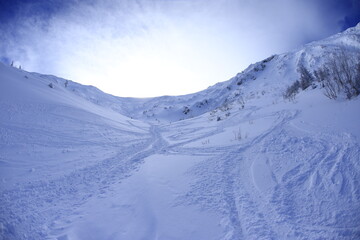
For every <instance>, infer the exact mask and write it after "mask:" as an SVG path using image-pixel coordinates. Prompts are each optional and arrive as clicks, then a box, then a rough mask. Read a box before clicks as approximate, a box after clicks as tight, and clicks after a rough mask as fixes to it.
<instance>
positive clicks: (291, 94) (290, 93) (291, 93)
mask: <svg viewBox="0 0 360 240" xmlns="http://www.w3.org/2000/svg"><path fill="white" fill-rule="evenodd" d="M299 89H300V82H299V80H296V81H295V82H294V83H293V84H292V85H290V86H289V87H287V88H286V90H285V93H284V95H283V97H284V98H285V99H289V100H293V99H294V98H295V96H296V94H297V93H298V92H299Z"/></svg>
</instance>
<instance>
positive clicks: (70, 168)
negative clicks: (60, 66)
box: [0, 25, 360, 240]
mask: <svg viewBox="0 0 360 240" xmlns="http://www.w3.org/2000/svg"><path fill="white" fill-rule="evenodd" d="M359 27H360V25H359V26H358V27H357V28H354V29H350V30H348V31H346V32H345V33H342V34H338V35H335V36H334V37H332V38H329V39H327V40H324V41H321V42H319V43H313V44H309V45H307V46H306V47H305V48H304V49H301V50H299V51H295V52H293V53H288V54H282V55H277V56H273V57H270V58H268V59H265V60H263V61H261V62H259V63H257V64H254V65H252V66H250V67H249V68H248V69H246V70H245V71H244V72H243V73H240V74H238V75H237V76H236V77H234V78H233V79H231V80H229V81H227V82H223V83H220V84H217V85H215V86H213V87H210V88H209V89H207V90H204V91H202V92H200V93H197V94H191V95H186V96H179V97H160V98H151V99H125V98H118V97H115V96H111V95H107V94H105V93H102V92H101V91H100V90H98V89H96V88H94V87H89V86H81V85H80V84H77V83H74V82H68V81H67V80H64V79H60V78H57V77H53V76H45V75H40V74H35V73H28V72H25V71H22V70H18V69H15V68H12V67H9V66H4V65H1V64H0V112H1V114H0V174H1V176H0V178H1V182H0V186H1V189H0V239H34V240H35V239H36V240H38V239H56V240H74V239H75V240H76V239H90V240H91V239H131V240H140V239H158V240H168V239H187V240H190V239H194V240H198V239H206V240H211V239H214V240H218V239H223V240H230V239H234V240H235V239H236V240H238V239H246V240H247V239H254V240H255V239H256V240H258V239H296V240H297V239H299V240H300V239H336V240H338V239H344V240H347V239H349V240H350V239H360V125H359V119H360V111H359V109H360V100H359V98H354V99H352V100H351V101H344V100H337V101H334V100H330V99H327V98H326V97H325V96H324V95H323V92H322V89H321V87H317V88H315V89H310V88H308V89H306V90H305V91H303V92H300V93H299V94H298V95H297V96H296V97H295V99H293V100H292V101H290V102H289V101H288V100H284V99H283V98H282V94H283V90H284V89H285V87H286V84H289V83H291V82H292V81H295V80H296V79H297V78H298V77H299V75H298V73H297V72H296V68H297V66H298V64H299V63H301V64H304V65H305V66H306V67H308V68H311V69H316V67H317V66H318V65H319V64H322V63H323V62H324V58H325V57H324V56H325V55H326V54H328V53H332V52H334V51H338V50H339V49H341V48H342V49H345V50H344V51H345V52H349V53H350V52H351V55H356V54H357V53H359V46H360V45H359V44H358V38H357V36H358V32H359ZM135 118H136V119H135ZM179 119H182V120H181V121H179Z"/></svg>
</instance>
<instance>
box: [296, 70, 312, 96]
mask: <svg viewBox="0 0 360 240" xmlns="http://www.w3.org/2000/svg"><path fill="white" fill-rule="evenodd" d="M298 72H299V73H300V87H301V89H302V90H305V89H307V88H308V87H310V85H311V84H312V83H313V82H314V77H313V76H312V74H311V73H310V72H309V71H308V70H307V69H306V67H304V65H300V66H299V69H298Z"/></svg>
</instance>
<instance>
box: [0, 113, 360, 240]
mask: <svg viewBox="0 0 360 240" xmlns="http://www.w3.org/2000/svg"><path fill="white" fill-rule="evenodd" d="M270 115H272V116H274V118H273V119H274V120H273V123H272V125H271V126H270V127H269V128H268V129H267V130H266V131H264V132H262V133H261V134H260V135H258V136H256V137H254V138H253V139H250V141H248V142H244V143H242V142H239V143H236V144H239V147H234V145H231V146H215V147H207V146H206V145H204V146H202V147H189V146H188V144H189V143H191V142H196V141H199V140H201V139H207V138H209V137H211V136H214V135H217V134H219V133H221V132H223V131H224V129H225V128H226V126H222V125H218V126H217V127H215V128H209V129H208V130H207V131H206V130H204V129H201V128H198V127H196V126H197V125H195V126H194V127H192V125H191V124H190V125H189V124H188V123H186V122H179V123H177V124H176V129H177V130H178V131H180V132H181V134H177V133H176V132H177V131H172V130H171V129H172V128H173V127H174V126H169V125H168V126H162V125H153V126H151V127H150V128H149V134H148V135H144V137H143V140H142V141H139V143H138V144H137V145H136V146H133V147H132V148H131V149H129V148H126V149H122V151H121V152H119V153H118V154H117V155H116V156H115V157H111V158H108V159H104V160H102V161H100V162H98V163H96V164H95V165H92V166H89V167H86V168H83V169H77V170H75V171H74V172H72V173H71V174H69V175H66V176H63V177H60V178H57V179H53V180H50V181H46V180H42V181H35V182H29V183H28V184H23V185H19V186H18V187H17V188H16V189H12V190H7V191H3V192H2V198H1V212H2V213H3V214H2V216H1V218H0V221H1V222H2V226H1V227H2V236H3V239H44V238H46V237H47V236H49V235H52V236H56V235H58V236H63V235H61V234H62V233H63V232H66V229H67V228H69V227H70V226H71V225H72V224H73V222H74V221H75V222H76V221H77V220H78V219H79V217H81V213H80V212H78V210H77V209H79V208H80V207H81V206H82V205H83V204H85V203H86V202H87V201H88V200H89V199H91V198H92V197H95V196H97V197H99V196H100V197H101V196H102V195H103V196H104V198H106V196H107V195H108V194H109V192H111V191H113V190H112V186H113V185H114V184H118V183H121V181H122V180H123V179H125V178H128V177H131V176H132V174H133V173H134V171H137V169H139V168H140V167H141V166H142V165H141V164H142V163H143V159H145V158H147V157H149V156H152V155H154V154H157V153H160V154H166V155H184V154H185V155H189V156H194V157H196V156H205V157H207V158H208V160H206V161H202V162H200V163H198V164H196V165H195V166H194V167H192V168H191V169H190V170H189V171H188V174H190V175H191V176H193V177H194V176H195V182H194V183H192V184H191V188H190V190H189V191H188V192H187V193H185V194H184V195H182V196H180V197H178V199H177V201H176V203H175V205H174V206H180V205H187V204H188V205H193V206H198V207H200V208H202V209H204V210H206V209H207V210H211V211H216V212H218V213H219V214H220V216H222V219H221V225H222V227H223V229H224V235H223V238H222V239H227V240H229V239H307V238H308V237H309V236H311V238H313V239H355V238H356V236H360V231H359V227H360V221H359V216H360V212H359V211H360V210H358V209H360V187H359V184H358V183H359V179H360V176H359V173H360V169H359V168H360V167H359V161H360V159H359V156H360V150H359V146H358V144H357V142H356V141H355V140H354V139H352V138H351V136H349V135H346V134H342V135H341V134H340V135H333V134H325V133H319V134H314V133H312V134H311V135H310V134H309V133H308V132H306V131H305V130H304V129H302V128H299V127H297V126H296V125H294V124H292V123H291V120H292V119H294V118H296V116H297V115H298V113H297V112H294V111H282V112H277V113H273V114H270ZM164 134H165V135H166V139H168V140H169V141H170V142H168V141H167V140H165V138H164V136H163V135H164ZM194 136H196V137H194ZM149 204H150V205H149ZM58 205H59V206H58ZM147 209H148V210H147V212H148V214H145V215H148V217H150V216H151V215H152V214H151V211H152V210H151V209H152V206H151V203H148V204H147ZM149 221H150V222H152V220H149ZM49 223H51V224H50V225H49ZM151 228H152V231H154V233H153V234H154V236H153V237H150V235H149V239H156V233H155V232H156V226H155V225H154V226H152V227H151ZM148 234H150V232H149V233H148ZM59 239H62V238H61V237H60V238H59ZM63 239H67V238H66V236H65V237H63Z"/></svg>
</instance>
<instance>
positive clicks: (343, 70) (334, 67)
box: [314, 51, 360, 99]
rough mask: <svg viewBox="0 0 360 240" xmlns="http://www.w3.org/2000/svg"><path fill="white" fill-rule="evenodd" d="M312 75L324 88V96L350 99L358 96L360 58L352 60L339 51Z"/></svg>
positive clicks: (359, 91) (359, 92) (359, 89)
mask: <svg viewBox="0 0 360 240" xmlns="http://www.w3.org/2000/svg"><path fill="white" fill-rule="evenodd" d="M314 75H315V77H316V78H317V80H318V81H319V82H320V83H321V86H322V87H323V88H324V90H325V92H324V94H325V96H327V97H328V98H330V99H336V98H338V96H339V95H341V94H345V96H346V98H347V99H352V98H354V97H356V96H358V95H359V94H360V57H358V58H357V59H354V58H353V57H351V56H349V55H346V54H345V52H344V51H341V52H340V54H335V55H334V56H333V57H331V58H330V59H329V61H328V62H327V63H326V64H325V65H324V66H323V67H321V68H320V69H318V70H317V71H315V72H314Z"/></svg>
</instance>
